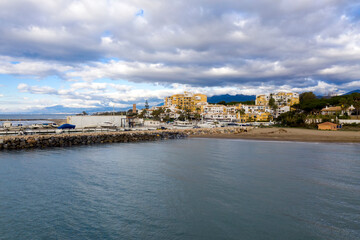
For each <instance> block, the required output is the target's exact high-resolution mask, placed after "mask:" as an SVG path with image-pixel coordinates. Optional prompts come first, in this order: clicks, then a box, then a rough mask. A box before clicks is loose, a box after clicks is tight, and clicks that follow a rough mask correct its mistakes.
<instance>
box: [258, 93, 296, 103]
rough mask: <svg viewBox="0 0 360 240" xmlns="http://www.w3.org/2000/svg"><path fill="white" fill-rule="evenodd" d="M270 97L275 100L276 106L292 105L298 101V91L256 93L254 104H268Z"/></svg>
mask: <svg viewBox="0 0 360 240" xmlns="http://www.w3.org/2000/svg"><path fill="white" fill-rule="evenodd" d="M271 98H273V99H274V100H275V104H276V105H278V106H292V105H294V104H298V103H300V96H299V94H298V93H290V92H289V93H286V92H279V93H274V94H272V93H270V94H262V95H256V100H255V105H261V106H268V105H269V102H270V99H271Z"/></svg>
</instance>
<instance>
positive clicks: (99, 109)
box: [30, 105, 131, 114]
mask: <svg viewBox="0 0 360 240" xmlns="http://www.w3.org/2000/svg"><path fill="white" fill-rule="evenodd" d="M130 108H131V107H128V108H120V109H119V108H115V109H113V108H112V107H97V108H69V107H64V106H62V105H56V106H52V107H46V108H43V109H39V110H34V111H32V112H30V113H31V114H52V113H65V114H77V113H82V112H83V111H85V112H87V113H95V112H111V111H113V110H114V111H116V112H118V111H126V110H128V109H130Z"/></svg>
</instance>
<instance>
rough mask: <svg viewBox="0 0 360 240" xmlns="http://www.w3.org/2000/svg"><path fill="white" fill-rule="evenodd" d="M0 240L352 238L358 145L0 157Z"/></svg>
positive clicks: (359, 232) (169, 146)
mask: <svg viewBox="0 0 360 240" xmlns="http://www.w3.org/2000/svg"><path fill="white" fill-rule="evenodd" d="M0 239H252V240H254V239H255V240H256V239H276V240H280V239H286V240H289V239H334V240H335V239H336V240H339V239H360V145H356V144H353V145H351V144H316V143H295V142H262V141H242V140H221V139H185V140H169V141H161V142H144V143H129V144H109V145H96V146H82V147H73V148H65V149H60V148H59V149H56V148H54V149H46V150H31V151H18V152H1V153H0Z"/></svg>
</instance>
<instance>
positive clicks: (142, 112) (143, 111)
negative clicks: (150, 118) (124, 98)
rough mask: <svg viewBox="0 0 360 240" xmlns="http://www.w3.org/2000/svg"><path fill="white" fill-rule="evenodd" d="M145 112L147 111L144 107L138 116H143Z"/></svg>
mask: <svg viewBox="0 0 360 240" xmlns="http://www.w3.org/2000/svg"><path fill="white" fill-rule="evenodd" d="M146 113H147V111H146V109H143V110H142V111H141V113H140V114H139V118H145V116H146Z"/></svg>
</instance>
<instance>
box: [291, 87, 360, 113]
mask: <svg viewBox="0 0 360 240" xmlns="http://www.w3.org/2000/svg"><path fill="white" fill-rule="evenodd" d="M340 105H341V106H343V107H344V108H346V107H349V106H350V105H353V106H354V107H355V105H356V106H357V107H355V108H357V112H359V111H360V93H353V94H350V95H345V96H335V97H331V98H324V97H323V98H316V96H315V94H314V93H312V92H304V93H302V94H300V103H299V104H296V105H294V106H293V107H294V108H295V109H297V110H301V111H304V112H305V113H318V112H320V110H321V109H323V108H324V107H326V106H340Z"/></svg>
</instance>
